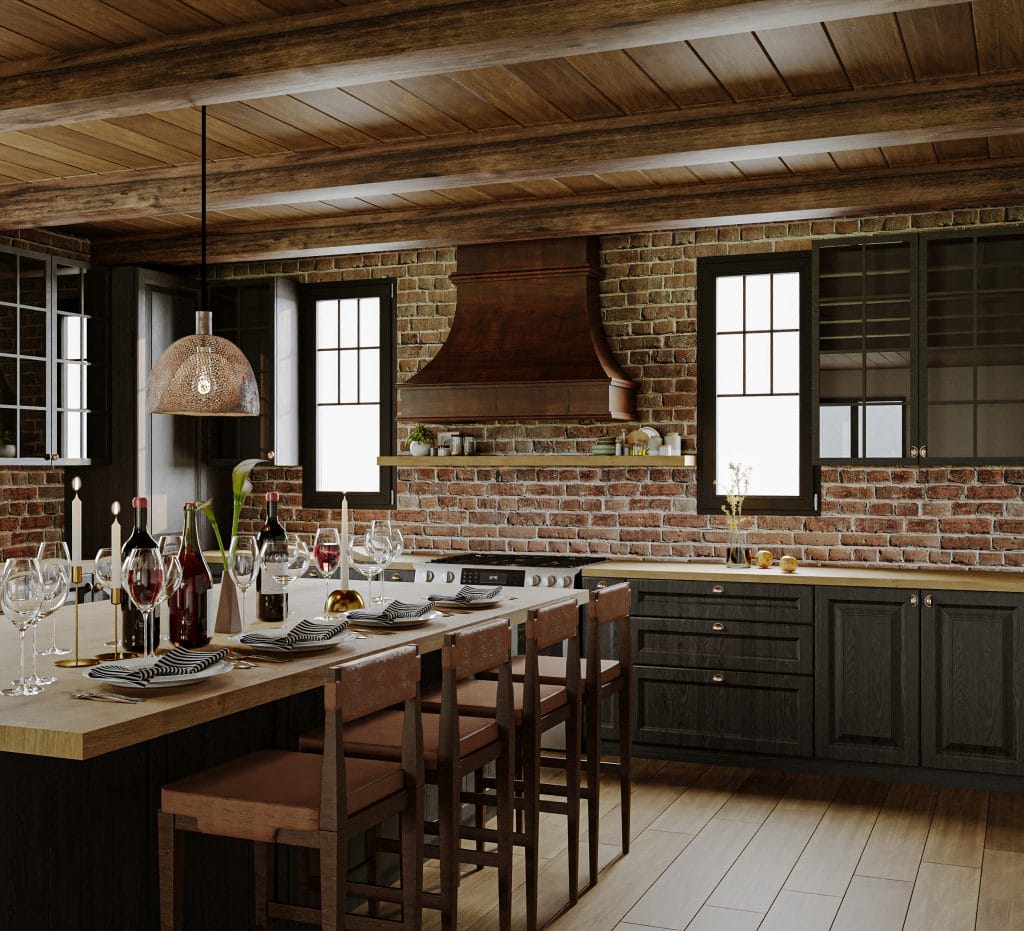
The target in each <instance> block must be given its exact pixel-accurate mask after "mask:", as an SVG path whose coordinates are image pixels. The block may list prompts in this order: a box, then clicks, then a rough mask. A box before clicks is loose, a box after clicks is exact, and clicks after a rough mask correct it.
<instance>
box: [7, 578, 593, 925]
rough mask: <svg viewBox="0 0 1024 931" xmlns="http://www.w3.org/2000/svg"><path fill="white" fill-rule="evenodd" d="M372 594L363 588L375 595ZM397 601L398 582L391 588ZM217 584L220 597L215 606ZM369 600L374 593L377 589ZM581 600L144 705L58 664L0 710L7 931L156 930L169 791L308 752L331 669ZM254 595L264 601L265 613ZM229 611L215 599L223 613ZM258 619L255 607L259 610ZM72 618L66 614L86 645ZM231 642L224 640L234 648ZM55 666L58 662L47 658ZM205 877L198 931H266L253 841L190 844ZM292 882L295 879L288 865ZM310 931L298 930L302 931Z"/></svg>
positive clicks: (106, 615)
mask: <svg viewBox="0 0 1024 931" xmlns="http://www.w3.org/2000/svg"><path fill="white" fill-rule="evenodd" d="M364 586H365V583H357V584H356V587H357V588H359V589H360V590H363V589H364ZM389 588H390V592H391V594H392V595H397V594H398V586H396V585H394V584H391V585H390V586H389ZM438 590H439V589H438V586H436V585H431V586H428V585H416V584H411V583H403V584H402V585H401V588H400V591H401V598H402V599H403V600H411V599H414V598H423V597H425V596H426V595H428V594H431V593H433V592H436V591H438ZM218 591H219V590H218V589H217V588H215V589H214V593H213V596H212V597H214V598H216V596H217V594H218ZM364 594H365V592H364ZM322 596H323V583H322V582H321V581H319V580H299V581H298V582H296V583H294V584H293V587H292V591H291V595H290V597H291V610H292V617H293V619H294V618H298V617H308V616H311V615H312V614H314V613H317V611H318V610H319V608H320V604H321V598H322ZM565 597H576V598H577V600H579V601H581V602H582V601H583V600H585V598H586V593H585V592H582V591H578V590H577V591H569V592H549V591H540V590H538V591H533V590H528V589H527V590H517V591H515V592H512V593H510V594H509V595H508V597H507V598H506V599H505V600H504V601H503V602H502V604H500V605H499V606H497V607H494V608H489V609H480V610H474V611H470V612H466V613H461V612H460V613H457V614H453V615H451V616H447V617H444V618H440V619H438V620H435V621H431V622H429V623H428V624H427V625H425V626H424V627H421V628H414V629H411V630H405V631H394V632H392V631H388V632H385V633H380V634H372V635H371V636H369V637H368V638H367V639H352V640H349V641H346V642H345V643H343V644H340V645H339V646H337V647H335V648H333V649H331V650H328V651H326V652H323V653H314V654H304V655H298V656H290V657H288V658H287V660H286V661H285V662H282V663H270V662H267V663H257V664H255V668H252V669H237V668H236V669H232V670H231V671H230V672H228V673H226V674H224V675H221V676H218V677H216V678H211V679H207V680H204V681H201V682H197V683H195V684H193V685H189V686H183V687H179V688H170V689H161V690H146V691H140V692H137V693H136V692H134V691H133V692H132V693H131V694H140V695H142V696H143V697H145V702H143V703H142V704H138V705H129V704H113V703H106V702H95V701H76V700H74V699H73V698H72V697H71V693H72V692H73V691H74V690H76V689H83V688H84V689H88V690H97V691H107V690H110V686H108V685H106V684H102V683H99V682H95V681H90V680H88V679H85V678H83V676H82V670H76V669H57V670H56V673H55V674H56V675H57V682H56V683H55V684H53V685H51V686H49V687H47V689H46V691H45V692H44V693H43V694H41V695H37V696H33V697H28V698H18V699H15V698H5V699H3V700H2V701H0V750H2V751H3V755H2V757H0V760H2V766H0V836H2V837H3V838H4V843H3V846H2V853H0V876H2V877H3V879H2V883H3V887H2V888H3V895H2V898H0V915H2V916H3V921H2V922H0V926H2V927H5V928H7V927H10V928H15V927H26V928H27V927H35V928H43V929H52V931H57V929H61V931H74V929H81V931H93V929H119V928H129V927H130V928H138V929H146V928H156V927H158V920H157V915H158V910H157V901H158V899H157V896H158V890H157V868H156V811H157V808H158V806H159V792H160V787H161V786H162V785H163V784H164V783H166V782H169V781H171V780H173V779H178V778H180V777H182V776H185V775H187V774H189V773H193V772H196V771H198V770H201V769H205V768H206V767H208V766H212V765H214V764H216V763H219V762H221V761H223V760H226V759H230V758H232V757H237V756H240V755H242V754H244V753H248V752H250V751H252V750H256V749H260V748H266V747H278V748H286V749H294V748H295V747H296V745H297V744H296V739H297V737H298V735H299V734H300V733H302V732H303V731H305V730H308V729H310V728H312V727H315V726H317V725H318V724H320V723H322V720H323V710H322V697H321V692H320V687H321V686H322V684H323V679H324V671H325V670H326V669H327V668H328V667H329V666H331V665H335V664H337V663H339V662H342V661H344V660H347V659H351V658H353V657H356V656H361V655H367V654H369V653H374V652H378V651H380V650H384V649H388V648H390V647H393V646H398V645H400V644H404V643H416V644H417V645H418V646H419V648H420V651H421V653H429V652H430V651H434V650H437V649H438V648H439V647H440V645H441V642H442V639H443V636H444V633H445V632H446V631H448V630H452V629H455V628H458V627H462V626H466V625H469V624H475V623H478V622H480V621H485V620H489V619H492V618H498V617H508V618H509V619H510V620H511V621H512V622H513V623H514V624H522V623H523V622H525V619H526V615H527V612H528V611H529V609H530V608H533V607H537V606H540V605H543V604H549V603H552V602H554V601H557V600H561V599H562V598H565ZM253 600H254V598H253V595H252V593H251V592H250V595H249V601H250V607H251V603H252V601H253ZM213 603H214V604H215V603H216V602H215V601H214V602H213ZM112 611H113V608H112V607H111V605H110V604H109V602H96V603H92V604H88V605H83V606H81V608H80V635H81V649H82V655H83V656H87V655H90V654H94V653H96V652H98V651H102V650H104V649H105V648H104V647H103V646H102V643H103V641H104V640H105V639H106V638H107V637H108V636H109V635H110V633H111V630H112V620H111V617H112ZM250 616H251V612H250ZM72 618H73V609H72V608H71V607H66V608H63V609H62V610H61V612H60V614H59V617H58V625H59V631H60V634H59V636H58V640H59V641H60V642H61V643H63V644H68V643H70V642H71V638H72V632H71V630H70V624H71V622H72ZM226 643H227V640H226V638H225V637H224V636H221V635H217V636H215V637H214V644H215V645H225V644H226ZM0 649H2V656H3V660H2V661H0V677H2V678H11V677H12V676H14V675H16V670H17V636H16V633H15V631H14V630H13V628H12V627H10V626H9V625H5V626H4V628H3V629H2V632H0ZM39 661H40V668H41V669H42V668H46V669H47V670H48V669H49V662H48V661H47V660H46V658H45V657H40V658H39ZM189 841H190V846H189V848H188V853H187V856H188V857H189V858H190V873H191V875H193V876H201V877H202V880H201V884H202V888H201V890H200V889H197V888H195V887H193V892H194V893H196V894H190V895H189V896H188V897H187V913H186V926H187V927H188V928H189V929H190V931H192V929H194V931H206V929H210V931H213V929H217V931H233V929H248V928H249V927H250V926H251V923H252V920H253V914H252V902H253V890H252V869H251V854H249V853H247V851H246V849H245V845H244V844H242V843H241V842H238V841H233V840H229V839H222V838H198V837H195V838H189ZM282 874H283V875H282V876H281V877H280V879H281V882H283V883H285V884H293V883H294V879H293V878H292V877H289V875H288V869H287V865H286V864H285V868H284V869H283V870H282ZM297 927H298V926H297Z"/></svg>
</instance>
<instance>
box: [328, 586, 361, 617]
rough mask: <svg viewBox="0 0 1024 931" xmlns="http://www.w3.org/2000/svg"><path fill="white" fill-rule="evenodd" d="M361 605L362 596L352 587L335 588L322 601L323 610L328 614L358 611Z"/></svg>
mask: <svg viewBox="0 0 1024 931" xmlns="http://www.w3.org/2000/svg"><path fill="white" fill-rule="evenodd" d="M362 607H364V604H363V597H362V595H360V594H359V592H357V591H356V590H355V589H353V588H336V589H335V590H334V591H333V592H331V593H330V594H329V595H328V596H327V601H325V602H324V610H325V611H326V612H327V613H328V614H341V613H342V612H344V611H358V610H359V609H360V608H362Z"/></svg>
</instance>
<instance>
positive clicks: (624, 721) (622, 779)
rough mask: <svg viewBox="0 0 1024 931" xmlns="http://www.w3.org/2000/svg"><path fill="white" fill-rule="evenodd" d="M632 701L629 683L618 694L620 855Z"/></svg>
mask: <svg viewBox="0 0 1024 931" xmlns="http://www.w3.org/2000/svg"><path fill="white" fill-rule="evenodd" d="M632 765H633V700H632V694H631V691H630V683H629V681H628V680H627V681H626V682H624V683H623V687H622V691H621V692H619V795H620V798H621V804H620V806H619V807H620V808H621V809H622V855H623V856H625V855H626V854H627V853H629V803H630V798H631V793H632Z"/></svg>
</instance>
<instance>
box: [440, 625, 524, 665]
mask: <svg viewBox="0 0 1024 931" xmlns="http://www.w3.org/2000/svg"><path fill="white" fill-rule="evenodd" d="M511 650H512V630H511V628H510V627H509V622H508V619H507V618H499V619H498V620H496V621H488V622H486V623H484V624H476V625H474V626H473V627H467V628H465V629H463V630H456V631H453V632H452V633H450V634H445V636H444V645H443V646H442V647H441V669H442V671H443V670H446V669H448V670H451V671H452V672H453V673H454V674H455V678H456V679H466V678H468V677H469V676H475V675H476V674H477V673H478V672H483V671H484V670H485V669H494V668H495V667H496V666H500V665H501V664H502V663H507V662H508V657H509V653H510V652H511Z"/></svg>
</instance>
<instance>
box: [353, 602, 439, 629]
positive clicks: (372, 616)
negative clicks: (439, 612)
mask: <svg viewBox="0 0 1024 931" xmlns="http://www.w3.org/2000/svg"><path fill="white" fill-rule="evenodd" d="M433 610H434V606H433V605H432V604H430V602H427V603H426V604H406V603H404V602H401V601H392V602H391V604H389V605H388V606H387V607H385V608H383V609H381V610H380V611H374V610H373V609H372V608H363V609H362V610H360V611H349V613H348V619H349V620H350V621H375V622H376V623H378V624H384V625H387V624H393V623H394V622H395V621H397V620H400V619H402V618H413V617H423V615H424V614H429V613H430V612H431V611H433Z"/></svg>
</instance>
